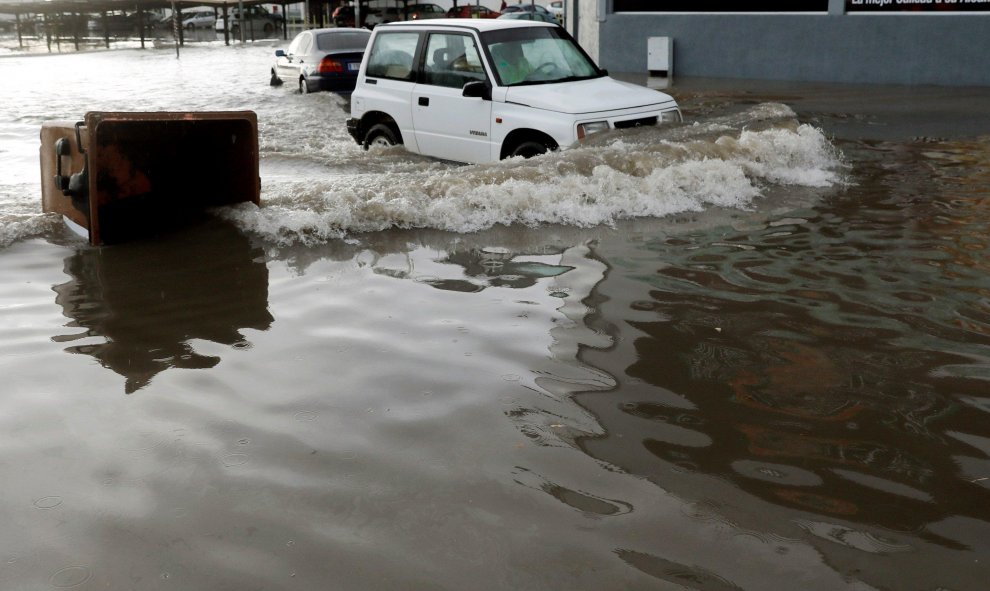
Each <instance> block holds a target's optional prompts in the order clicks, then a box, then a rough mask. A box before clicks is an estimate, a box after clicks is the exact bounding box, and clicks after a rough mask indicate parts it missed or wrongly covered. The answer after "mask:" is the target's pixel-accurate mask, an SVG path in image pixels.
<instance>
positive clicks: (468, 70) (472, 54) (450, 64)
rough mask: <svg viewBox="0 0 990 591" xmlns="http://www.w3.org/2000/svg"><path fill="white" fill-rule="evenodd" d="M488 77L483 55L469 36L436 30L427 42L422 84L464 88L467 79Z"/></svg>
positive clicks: (470, 80) (468, 80) (469, 80)
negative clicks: (482, 61)
mask: <svg viewBox="0 0 990 591" xmlns="http://www.w3.org/2000/svg"><path fill="white" fill-rule="evenodd" d="M484 79H485V68H484V66H482V65H481V56H480V55H479V54H478V48H477V46H476V45H475V43H474V38H473V37H471V36H470V35H456V34H449V33H433V34H431V35H430V37H429V40H428V41H427V43H426V64H425V65H424V67H423V83H424V84H432V85H434V86H447V87H449V88H462V87H463V86H464V85H465V84H467V83H468V82H472V81H475V80H484Z"/></svg>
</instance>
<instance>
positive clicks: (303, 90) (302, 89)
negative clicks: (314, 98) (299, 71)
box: [299, 78, 309, 94]
mask: <svg viewBox="0 0 990 591" xmlns="http://www.w3.org/2000/svg"><path fill="white" fill-rule="evenodd" d="M299 94H309V84H306V79H305V78H300V79H299Z"/></svg>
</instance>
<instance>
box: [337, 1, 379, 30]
mask: <svg viewBox="0 0 990 591" xmlns="http://www.w3.org/2000/svg"><path fill="white" fill-rule="evenodd" d="M375 10H376V9H368V8H365V7H362V8H361V26H362V27H367V26H368V22H367V21H368V17H369V16H371V14H372V13H373V12H374V11H375ZM330 21H331V22H333V26H335V27H354V26H356V25H355V24H354V7H353V6H343V5H341V6H338V7H337V8H335V9H334V10H333V14H331V15H330Z"/></svg>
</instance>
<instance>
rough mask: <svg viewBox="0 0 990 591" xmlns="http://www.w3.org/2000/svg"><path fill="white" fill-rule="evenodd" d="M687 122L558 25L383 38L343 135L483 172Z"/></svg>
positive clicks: (479, 26)
mask: <svg viewBox="0 0 990 591" xmlns="http://www.w3.org/2000/svg"><path fill="white" fill-rule="evenodd" d="M680 121H681V113H680V110H679V109H678V107H677V102H676V101H675V100H674V99H673V98H671V97H670V96H669V95H667V94H664V93H662V92H659V91H656V90H651V89H649V88H645V87H643V86H640V85H636V84H631V83H627V82H620V81H618V80H615V79H612V78H610V77H609V76H608V74H607V73H606V72H605V71H604V70H602V69H601V68H599V67H598V66H596V65H595V63H594V62H593V61H592V60H591V58H590V57H588V54H587V53H585V52H584V50H583V49H581V47H580V46H579V45H578V44H577V42H576V41H575V40H574V39H573V38H572V37H571V36H570V35H569V34H568V33H567V31H565V30H564V29H563V27H560V26H557V25H556V24H553V25H551V24H547V23H539V22H532V21H521V20H512V19H504V20H503V19H472V20H464V19H456V20H453V19H441V20H427V21H405V22H399V23H391V24H387V25H380V26H378V27H375V31H374V32H373V33H372V36H371V41H370V42H369V45H368V49H367V51H366V52H365V56H364V60H363V61H362V63H361V71H360V72H359V74H358V79H357V85H356V86H355V88H354V93H353V94H352V95H351V117H350V118H349V119H348V120H347V131H348V133H350V135H351V137H353V138H354V140H355V141H357V142H358V143H359V144H361V145H363V146H365V147H368V146H394V145H398V144H403V145H404V146H405V147H406V149H407V150H409V151H411V152H415V153H418V154H423V155H425V156H432V157H435V158H442V159H444V160H455V161H458V162H475V163H481V162H494V161H498V160H501V159H503V158H510V157H514V156H521V157H524V158H529V157H531V156H536V155H539V154H543V153H545V152H548V151H551V150H557V149H561V150H566V149H568V148H570V147H572V146H574V145H576V144H577V143H578V142H580V141H581V140H583V139H585V138H586V137H588V136H590V135H592V134H595V133H602V132H606V131H609V130H612V129H624V128H633V127H645V126H653V125H662V124H667V123H675V122H680Z"/></svg>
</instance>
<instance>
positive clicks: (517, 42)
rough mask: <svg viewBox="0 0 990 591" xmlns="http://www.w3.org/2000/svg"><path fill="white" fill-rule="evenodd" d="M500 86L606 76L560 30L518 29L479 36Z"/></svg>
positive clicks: (557, 28) (490, 32)
mask: <svg viewBox="0 0 990 591" xmlns="http://www.w3.org/2000/svg"><path fill="white" fill-rule="evenodd" d="M481 39H482V42H483V43H484V44H485V47H486V48H487V50H488V53H489V55H491V56H492V63H493V64H494V65H495V73H496V75H497V76H498V78H499V82H500V83H501V85H502V86H521V85H524V84H549V83H553V82H570V81H572V80H586V79H588V78H598V77H600V76H604V75H605V74H604V73H603V72H602V71H601V70H599V69H598V67H597V66H595V64H594V63H592V61H591V59H589V58H588V56H587V55H586V54H585V53H584V52H583V51H582V50H581V48H580V47H578V45H577V43H575V42H574V40H573V39H571V37H570V36H569V35H567V33H566V32H564V31H563V29H561V28H559V27H519V28H511V29H502V30H498V31H489V32H487V33H484V34H483V35H481Z"/></svg>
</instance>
